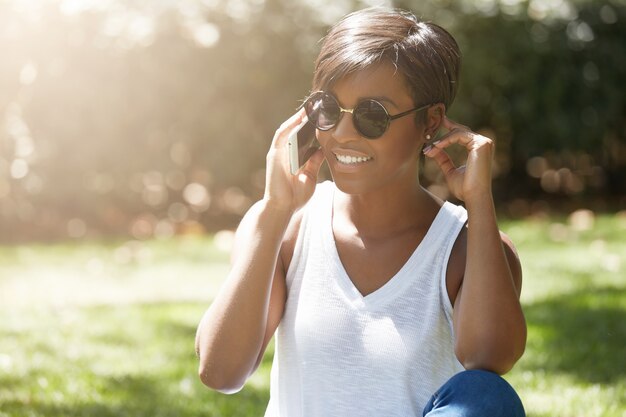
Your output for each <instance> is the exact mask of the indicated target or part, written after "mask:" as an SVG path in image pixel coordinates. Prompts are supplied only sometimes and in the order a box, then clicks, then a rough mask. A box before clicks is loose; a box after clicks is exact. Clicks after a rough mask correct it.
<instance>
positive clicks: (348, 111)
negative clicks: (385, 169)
mask: <svg viewBox="0 0 626 417" xmlns="http://www.w3.org/2000/svg"><path fill="white" fill-rule="evenodd" d="M318 94H323V95H326V96H329V97H331V98H332V99H333V100H334V101H335V103H336V104H337V107H338V108H339V117H337V120H336V121H335V122H334V123H333V124H332V125H331V126H329V127H324V128H321V127H319V126H318V125H317V123H316V122H315V120H312V119H311V117H310V115H309V112H308V111H307V103H309V101H310V100H311V99H312V98H313V97H314V96H317V95H318ZM364 102H374V103H376V104H378V105H379V106H380V107H381V108H382V109H383V111H384V112H385V115H386V116H387V121H386V123H385V129H384V130H383V131H382V133H381V134H380V135H377V136H371V135H366V134H365V133H364V132H363V131H362V130H361V128H360V127H359V126H358V121H357V120H356V119H355V117H354V110H356V109H357V108H358V107H359V106H360V105H361V103H364ZM430 106H431V105H430V104H425V105H423V106H418V107H415V108H412V109H410V110H407V111H404V112H402V113H398V114H395V115H393V116H392V115H390V114H389V112H388V111H387V108H386V107H385V106H383V104H382V103H381V102H380V101H378V100H374V99H373V98H365V99H363V100H360V101H359V102H358V103H357V104H356V106H354V107H353V108H351V109H345V108H343V107H341V105H340V104H339V100H337V97H335V96H334V95H333V94H331V93H329V92H327V91H323V90H319V91H315V92H313V93H311V94H310V95H309V96H308V97H307V99H306V100H305V101H304V104H303V107H304V109H305V111H306V113H307V117H309V120H311V122H312V123H313V125H315V128H316V129H318V130H321V131H323V132H325V131H328V130H331V129H333V128H334V127H335V126H337V123H339V121H340V120H341V117H342V116H343V113H350V114H351V115H352V124H353V126H354V128H355V129H356V130H357V132H359V134H360V135H361V136H363V137H364V138H366V139H369V140H376V139H380V138H381V137H383V136H384V134H385V132H386V131H387V129H389V125H390V124H391V122H392V121H394V120H396V119H399V118H401V117H404V116H406V115H409V114H411V113H414V112H418V111H420V110H424V109H425V108H428V107H430Z"/></svg>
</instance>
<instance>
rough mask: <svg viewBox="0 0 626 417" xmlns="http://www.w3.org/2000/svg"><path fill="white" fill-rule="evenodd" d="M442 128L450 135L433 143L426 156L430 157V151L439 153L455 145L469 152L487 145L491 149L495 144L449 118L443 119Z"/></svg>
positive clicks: (426, 150)
mask: <svg viewBox="0 0 626 417" xmlns="http://www.w3.org/2000/svg"><path fill="white" fill-rule="evenodd" d="M442 126H443V127H444V128H446V129H447V130H448V133H446V134H445V135H443V136H442V137H441V138H440V139H439V140H438V141H436V142H434V143H432V144H431V146H428V147H426V148H425V149H424V153H425V154H427V155H428V152H429V151H433V152H434V153H437V150H440V149H445V148H447V147H448V146H450V145H453V144H459V145H462V146H463V147H465V148H466V149H467V150H468V151H470V150H473V149H478V148H480V147H482V146H485V145H487V146H489V147H491V145H492V144H493V141H492V140H491V139H489V138H487V137H484V136H482V135H479V134H477V133H475V132H473V131H472V130H471V129H470V128H469V127H467V126H464V125H462V124H459V123H456V122H454V121H452V120H450V119H448V118H447V117H444V118H443V121H442ZM429 156H430V155H429Z"/></svg>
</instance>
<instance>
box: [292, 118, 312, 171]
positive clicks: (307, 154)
mask: <svg viewBox="0 0 626 417" xmlns="http://www.w3.org/2000/svg"><path fill="white" fill-rule="evenodd" d="M287 143H288V147H289V168H290V171H291V173H292V174H293V175H295V174H296V173H297V172H298V170H299V169H300V168H302V166H303V165H304V164H305V163H306V161H308V160H309V158H311V156H313V154H314V153H315V152H316V151H317V150H318V149H319V143H318V142H317V137H316V136H315V126H314V125H313V124H311V123H309V120H308V118H306V117H305V118H304V119H303V120H302V123H300V125H298V127H296V128H295V129H294V130H293V132H291V134H290V135H289V140H288V142H287Z"/></svg>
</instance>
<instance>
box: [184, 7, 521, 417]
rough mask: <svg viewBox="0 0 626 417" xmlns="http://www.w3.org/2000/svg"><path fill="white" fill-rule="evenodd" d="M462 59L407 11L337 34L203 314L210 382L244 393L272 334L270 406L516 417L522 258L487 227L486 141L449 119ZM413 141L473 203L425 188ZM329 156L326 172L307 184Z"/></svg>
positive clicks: (283, 131) (203, 365) (343, 27)
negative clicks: (294, 165)
mask: <svg viewBox="0 0 626 417" xmlns="http://www.w3.org/2000/svg"><path fill="white" fill-rule="evenodd" d="M459 65H460V53H459V50H458V46H457V44H456V42H455V41H454V39H453V38H452V36H451V35H450V34H448V32H446V31H445V30H444V29H442V28H441V27H439V26H437V25H435V24H432V23H428V22H421V21H419V20H418V19H416V18H415V17H414V16H413V15H412V14H409V13H406V12H403V11H399V10H389V9H381V8H374V9H366V10H362V11H359V12H355V13H353V14H350V15H348V16H346V17H345V18H344V19H343V20H341V21H340V22H339V23H338V24H336V25H335V26H334V27H333V28H332V29H331V30H330V31H329V33H328V35H327V36H326V38H325V40H324V43H323V45H322V48H321V52H320V54H319V57H318V59H317V62H316V67H315V75H314V80H313V91H314V93H313V94H311V96H310V97H309V98H308V99H307V101H306V103H305V106H304V108H303V109H301V110H300V111H298V112H297V113H296V114H295V115H293V116H292V117H291V118H290V119H289V120H287V121H286V122H285V123H283V125H282V126H281V127H280V128H279V129H278V130H277V132H276V134H275V136H274V139H273V141H272V145H271V148H270V150H269V152H268V154H267V177H266V189H265V194H264V197H263V199H262V200H261V201H259V202H258V203H256V204H255V205H254V206H253V207H252V208H251V209H250V210H249V212H248V213H247V214H246V215H245V217H244V219H243V220H242V222H241V224H240V226H239V228H238V230H237V235H236V242H235V247H234V251H233V257H232V270H231V272H230V275H229V277H228V279H227V282H226V283H225V284H224V287H223V288H222V290H221V291H220V293H219V295H218V296H217V297H216V299H215V301H214V302H213V303H212V305H211V307H210V308H209V309H208V311H207V313H206V314H205V316H204V317H203V319H202V321H201V323H200V325H199V328H198V334H197V339H196V348H197V352H198V355H199V358H200V371H199V372H200V378H201V380H202V381H203V382H204V383H205V384H206V385H207V386H209V387H211V388H213V389H216V390H219V391H222V392H226V393H232V392H237V391H238V390H240V389H241V387H242V386H243V384H244V383H245V381H246V379H247V378H248V377H249V376H250V375H251V374H252V373H253V372H254V370H255V369H256V368H257V367H258V365H259V363H260V361H261V359H262V357H263V353H264V352H265V348H266V346H267V344H268V343H269V341H270V339H271V338H272V336H273V335H274V333H275V332H276V354H275V357H274V364H273V368H272V378H271V389H270V397H271V398H270V403H269V405H268V408H267V411H266V416H272V417H273V416H289V417H294V416H329V415H336V416H420V415H427V416H431V417H432V416H490V417H494V416H522V415H524V411H523V407H522V404H521V401H520V400H519V398H518V397H517V395H516V393H515V391H513V389H512V388H511V387H510V386H509V385H508V384H507V383H506V382H505V381H504V380H503V379H502V378H501V377H500V376H498V374H504V373H506V372H507V371H508V370H509V369H511V367H512V366H513V365H514V364H515V362H516V361H517V360H518V359H519V358H520V357H521V355H522V353H523V351H524V347H525V343H526V325H525V320H524V316H523V313H522V310H521V307H520V303H519V295H520V290H521V267H520V263H519V260H518V257H517V255H516V253H515V250H514V247H513V244H512V243H511V242H510V241H509V240H508V239H507V238H506V237H505V236H504V235H502V234H501V233H500V232H499V230H498V227H497V224H496V216H495V210H494V202H493V198H492V192H491V162H492V157H493V148H494V145H493V142H492V141H491V140H490V139H488V138H485V137H483V136H481V135H478V134H476V133H474V132H472V131H471V130H470V129H469V128H467V127H465V126H462V125H460V124H458V123H456V122H454V121H452V120H450V119H448V118H447V116H446V111H447V110H448V109H449V107H450V105H451V104H452V101H453V100H454V96H455V94H456V90H457V80H458V72H459ZM305 117H308V118H309V121H310V122H311V123H313V124H314V125H316V127H317V138H318V141H319V143H320V145H321V149H320V150H319V151H318V152H317V153H315V154H314V155H313V157H312V158H311V159H310V160H309V161H308V162H307V163H306V164H305V165H304V166H303V167H302V168H301V169H300V171H299V172H298V173H297V174H296V175H291V174H290V171H289V166H288V165H289V164H288V154H287V147H286V143H287V137H288V136H289V133H290V132H292V130H293V129H294V128H295V127H296V126H298V125H299V124H300V123H301V121H303V120H304V118H305ZM440 129H442V131H443V132H446V133H445V134H444V135H443V136H441V137H440V139H439V140H438V141H437V142H434V143H430V142H429V143H428V144H427V142H428V141H429V140H430V139H431V138H434V137H435V136H436V135H437V132H438V131H439V130H440ZM452 145H460V146H463V147H465V148H466V149H467V152H468V157H467V162H466V165H465V166H463V167H458V168H457V167H456V166H455V165H454V164H453V162H452V161H451V159H450V158H449V157H448V154H447V153H446V149H447V148H448V147H450V146H452ZM422 152H423V153H424V154H425V155H426V156H427V157H429V158H432V159H434V160H435V162H436V163H437V164H438V165H439V167H440V168H441V170H442V171H443V173H444V174H445V178H446V181H447V183H448V187H449V189H450V191H451V192H452V193H453V195H454V196H455V197H457V198H458V199H459V200H462V201H463V202H464V204H465V208H463V207H460V206H455V205H453V204H451V203H447V202H443V201H441V200H439V199H438V198H437V197H435V196H433V195H432V194H430V193H429V192H428V191H426V190H425V189H424V188H422V187H421V186H420V183H419V178H418V169H419V160H420V154H421V153H422ZM324 160H326V161H327V163H328V165H329V167H330V171H331V174H332V177H333V182H324V183H321V184H317V175H318V172H319V168H320V166H321V164H322V162H323V161H324Z"/></svg>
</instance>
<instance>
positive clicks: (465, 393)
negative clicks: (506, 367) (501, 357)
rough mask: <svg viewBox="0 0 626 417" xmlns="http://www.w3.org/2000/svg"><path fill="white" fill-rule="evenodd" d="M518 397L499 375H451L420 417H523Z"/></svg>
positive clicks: (522, 408) (483, 372)
mask: <svg viewBox="0 0 626 417" xmlns="http://www.w3.org/2000/svg"><path fill="white" fill-rule="evenodd" d="M525 415H526V412H525V411H524V406H523V405H522V401H521V400H520V398H519V396H518V395H517V393H516V392H515V390H514V389H513V387H511V386H510V385H509V383H508V382H506V381H505V380H504V379H503V378H502V377H500V376H499V375H497V374H495V373H493V372H488V371H480V370H471V371H463V372H460V373H458V374H456V375H454V376H453V377H452V378H450V380H448V382H446V383H445V384H443V386H442V387H441V388H439V390H438V391H437V392H436V393H435V395H433V396H432V398H431V399H430V401H429V402H428V404H426V408H424V414H423V416H424V417H524V416H525Z"/></svg>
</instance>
